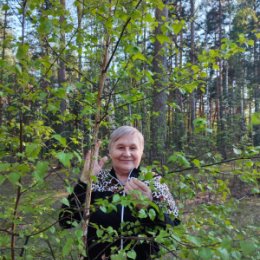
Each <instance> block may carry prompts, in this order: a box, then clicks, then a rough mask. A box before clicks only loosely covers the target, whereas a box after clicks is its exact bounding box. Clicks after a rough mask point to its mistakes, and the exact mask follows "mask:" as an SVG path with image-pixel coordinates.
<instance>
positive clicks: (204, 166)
mask: <svg viewBox="0 0 260 260" xmlns="http://www.w3.org/2000/svg"><path fill="white" fill-rule="evenodd" d="M252 159H260V156H253V157H239V158H231V159H227V160H223V161H219V162H214V163H209V164H204V165H201V166H200V167H199V168H206V167H210V166H214V165H219V164H224V163H229V162H233V161H239V160H252ZM199 168H198V167H195V166H191V167H187V168H183V169H179V170H175V171H173V172H168V173H167V174H171V173H176V172H184V171H190V170H195V169H199Z"/></svg>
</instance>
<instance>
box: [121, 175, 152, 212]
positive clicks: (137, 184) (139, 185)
mask: <svg viewBox="0 0 260 260" xmlns="http://www.w3.org/2000/svg"><path fill="white" fill-rule="evenodd" d="M124 189H125V192H126V193H127V194H129V195H131V196H133V197H134V198H135V199H141V198H140V195H141V194H142V195H144V196H145V197H147V198H148V199H149V200H153V196H152V191H151V189H150V188H149V187H148V186H147V185H146V184H145V183H144V182H142V181H140V180H138V179H136V178H131V179H130V180H129V181H127V182H126V184H125V187H124ZM135 191H139V192H135ZM145 206H148V205H145V204H138V205H137V207H138V208H139V209H140V208H143V207H145Z"/></svg>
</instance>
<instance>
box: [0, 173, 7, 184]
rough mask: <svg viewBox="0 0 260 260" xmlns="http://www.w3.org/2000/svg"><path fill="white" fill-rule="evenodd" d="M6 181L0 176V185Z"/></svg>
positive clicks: (4, 177)
mask: <svg viewBox="0 0 260 260" xmlns="http://www.w3.org/2000/svg"><path fill="white" fill-rule="evenodd" d="M5 180H6V176H4V175H0V185H1V184H3V182H4V181H5Z"/></svg>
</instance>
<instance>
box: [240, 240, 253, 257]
mask: <svg viewBox="0 0 260 260" xmlns="http://www.w3.org/2000/svg"><path fill="white" fill-rule="evenodd" d="M240 247H241V250H242V252H243V253H244V254H245V255H247V256H248V255H251V254H252V253H253V252H254V251H255V250H256V248H257V245H256V244H255V243H254V241H252V240H251V241H250V240H248V241H245V240H244V241H240Z"/></svg>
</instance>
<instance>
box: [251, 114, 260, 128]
mask: <svg viewBox="0 0 260 260" xmlns="http://www.w3.org/2000/svg"><path fill="white" fill-rule="evenodd" d="M252 125H260V112H255V113H254V114H252Z"/></svg>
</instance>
